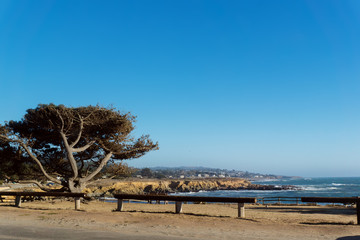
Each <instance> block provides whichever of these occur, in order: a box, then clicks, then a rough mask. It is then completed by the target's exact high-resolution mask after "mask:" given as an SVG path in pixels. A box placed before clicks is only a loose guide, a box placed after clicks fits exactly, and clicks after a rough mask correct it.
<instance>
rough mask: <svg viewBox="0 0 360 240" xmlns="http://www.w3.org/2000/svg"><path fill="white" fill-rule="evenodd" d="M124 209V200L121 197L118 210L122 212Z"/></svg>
mask: <svg viewBox="0 0 360 240" xmlns="http://www.w3.org/2000/svg"><path fill="white" fill-rule="evenodd" d="M122 210H123V200H122V199H121V198H119V199H118V203H117V209H116V211H119V212H121V211H122Z"/></svg>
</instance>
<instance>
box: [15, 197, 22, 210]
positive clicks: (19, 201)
mask: <svg viewBox="0 0 360 240" xmlns="http://www.w3.org/2000/svg"><path fill="white" fill-rule="evenodd" d="M15 206H16V207H21V196H16V198H15Z"/></svg>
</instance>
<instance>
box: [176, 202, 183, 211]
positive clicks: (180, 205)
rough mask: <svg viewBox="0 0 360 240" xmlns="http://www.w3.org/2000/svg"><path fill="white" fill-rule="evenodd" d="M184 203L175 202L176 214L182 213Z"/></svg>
mask: <svg viewBox="0 0 360 240" xmlns="http://www.w3.org/2000/svg"><path fill="white" fill-rule="evenodd" d="M182 204H183V203H182V202H175V213H182Z"/></svg>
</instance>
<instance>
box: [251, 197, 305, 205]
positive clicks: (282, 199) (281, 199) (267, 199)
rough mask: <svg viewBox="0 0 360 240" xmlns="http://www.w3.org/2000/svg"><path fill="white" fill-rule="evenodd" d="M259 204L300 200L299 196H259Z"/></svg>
mask: <svg viewBox="0 0 360 240" xmlns="http://www.w3.org/2000/svg"><path fill="white" fill-rule="evenodd" d="M257 202H258V203H260V204H263V205H264V204H279V205H280V204H296V205H298V204H299V202H301V197H260V198H257Z"/></svg>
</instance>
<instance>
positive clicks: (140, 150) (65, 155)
mask: <svg viewBox="0 0 360 240" xmlns="http://www.w3.org/2000/svg"><path fill="white" fill-rule="evenodd" d="M134 122H135V117H134V116H133V115H131V114H130V113H121V112H120V111H118V110H116V109H114V108H104V107H100V106H86V107H66V106H64V105H54V104H48V105H47V104H41V105H38V106H37V107H36V108H35V109H28V110H27V113H26V114H25V116H24V117H23V119H22V120H21V121H9V122H6V123H5V124H4V125H0V143H1V144H2V145H1V146H3V147H1V146H0V161H4V162H5V161H6V160H8V159H9V156H10V155H11V157H10V158H11V161H21V159H22V162H24V159H26V160H27V162H29V163H30V162H31V163H32V165H36V169H37V170H38V172H41V174H43V176H45V177H46V178H47V179H48V180H50V181H53V182H55V183H58V184H61V185H62V186H63V190H64V191H71V192H79V191H82V190H83V188H84V187H86V185H87V184H88V183H89V182H90V181H91V180H93V179H94V177H95V176H96V175H97V174H98V173H99V172H100V171H101V170H102V169H103V168H104V167H105V166H106V165H107V164H108V163H109V162H114V161H117V160H126V159H132V158H138V157H141V156H143V155H144V154H145V153H147V152H149V151H151V150H157V149H158V143H154V142H153V141H152V140H151V139H150V138H149V136H148V135H143V136H141V137H140V138H134V137H132V136H131V134H130V133H131V132H132V131H133V130H134ZM19 152H20V153H21V154H20V155H21V156H18V157H17V158H16V157H15V154H16V153H18V154H19ZM10 153H11V154H10ZM4 157H7V158H6V159H5V158H4Z"/></svg>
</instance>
